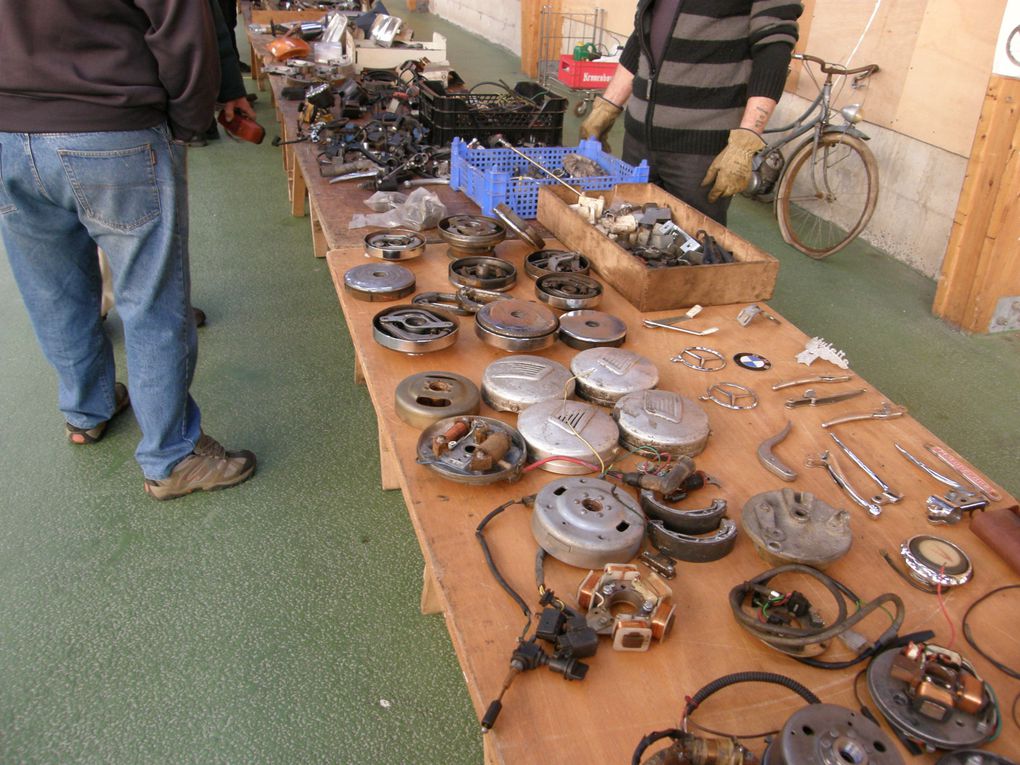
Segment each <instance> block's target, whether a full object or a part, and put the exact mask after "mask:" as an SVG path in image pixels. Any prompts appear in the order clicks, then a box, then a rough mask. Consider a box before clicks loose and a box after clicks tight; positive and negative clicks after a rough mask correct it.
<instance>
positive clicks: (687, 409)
mask: <svg viewBox="0 0 1020 765" xmlns="http://www.w3.org/2000/svg"><path fill="white" fill-rule="evenodd" d="M613 419H614V420H616V423H617V424H618V425H619V426H620V443H622V444H623V445H624V446H627V447H630V448H631V449H636V448H637V447H639V446H651V447H653V448H654V449H657V450H658V451H660V452H666V453H668V454H670V455H671V456H673V457H681V456H684V455H686V456H688V457H694V456H697V455H698V454H701V452H703V451H704V450H705V444H707V443H708V434H709V432H710V431H711V428H710V427H709V424H708V415H707V414H705V411H704V410H703V409H702V408H701V406H699V405H698V402H697V401H693V400H691V399H689V398H684V397H683V396H681V395H680V394H679V393H673V392H672V391H668V390H642V391H638V392H636V393H628V394H627V395H626V396H624V397H623V398H621V399H620V400H619V401H617V402H616V406H614V407H613Z"/></svg>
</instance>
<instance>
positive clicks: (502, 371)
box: [482, 356, 574, 412]
mask: <svg viewBox="0 0 1020 765" xmlns="http://www.w3.org/2000/svg"><path fill="white" fill-rule="evenodd" d="M573 395H574V380H573V378H572V376H571V374H570V370H569V369H567V368H566V367H565V366H563V365H562V364H560V363H559V362H558V361H553V360H552V359H546V358H543V357H542V356H511V357H508V358H502V359H497V360H496V361H493V362H492V363H491V364H489V366H487V367H486V368H485V371H484V372H483V373H482V399H483V400H484V401H485V403H486V404H488V405H489V406H491V407H492V408H493V409H495V410H496V411H498V412H519V411H521V410H522V409H527V408H528V407H529V406H531V405H532V404H537V403H539V402H541V401H549V400H550V399H563V398H570V397H572V396H573Z"/></svg>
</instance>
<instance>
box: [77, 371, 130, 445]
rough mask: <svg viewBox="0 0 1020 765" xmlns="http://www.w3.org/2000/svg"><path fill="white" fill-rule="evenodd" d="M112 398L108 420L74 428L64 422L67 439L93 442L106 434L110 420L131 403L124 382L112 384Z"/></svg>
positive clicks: (79, 443) (79, 442)
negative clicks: (111, 411)
mask: <svg viewBox="0 0 1020 765" xmlns="http://www.w3.org/2000/svg"><path fill="white" fill-rule="evenodd" d="M113 400H114V402H115V404H114V409H113V414H112V415H110V419H109V420H105V421H103V422H101V423H99V424H98V425H96V426H95V427H94V428H76V427H75V426H74V425H72V424H71V423H69V422H65V423H64V430H66V431H67V440H68V441H70V442H71V443H72V444H78V445H79V446H80V445H83V444H94V443H95V442H96V441H98V440H99V439H101V438H102V437H103V436H104V435H105V434H106V426H107V425H109V424H110V420H112V419H113V418H114V417H116V416H117V415H118V414H120V413H121V412H123V411H124V410H125V409H127V408H128V407H129V406H130V405H131V397H130V396H128V389H127V386H126V385H124V383H114V384H113Z"/></svg>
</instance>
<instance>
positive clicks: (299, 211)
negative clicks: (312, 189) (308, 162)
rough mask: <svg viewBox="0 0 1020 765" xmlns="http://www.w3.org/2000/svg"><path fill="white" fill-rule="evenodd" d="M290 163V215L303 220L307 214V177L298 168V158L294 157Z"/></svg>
mask: <svg viewBox="0 0 1020 765" xmlns="http://www.w3.org/2000/svg"><path fill="white" fill-rule="evenodd" d="M290 162H291V168H290V186H291V192H290V214H291V215H293V216H294V217H295V218H301V217H303V216H304V214H305V195H306V194H307V191H308V190H307V188H306V187H305V176H304V174H303V173H302V172H301V168H300V167H298V162H297V157H294V156H292V157H291V160H290Z"/></svg>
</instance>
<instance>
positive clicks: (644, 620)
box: [577, 563, 676, 651]
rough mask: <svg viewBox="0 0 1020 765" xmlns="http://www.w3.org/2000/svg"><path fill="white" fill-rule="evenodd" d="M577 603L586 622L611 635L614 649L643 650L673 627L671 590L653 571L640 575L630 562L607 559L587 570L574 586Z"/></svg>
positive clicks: (659, 639) (604, 633) (599, 631)
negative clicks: (584, 615) (603, 563)
mask: <svg viewBox="0 0 1020 765" xmlns="http://www.w3.org/2000/svg"><path fill="white" fill-rule="evenodd" d="M577 603H578V605H579V606H580V607H581V608H582V609H585V610H586V611H587V620H588V626H589V627H591V628H592V629H594V630H595V631H596V632H597V633H598V634H600V635H611V636H612V638H613V648H614V649H616V650H617V651H647V650H648V648H649V647H650V646H651V644H652V640H658V641H660V642H661V641H663V640H665V639H666V637H667V636H668V635H669V633H670V631H671V630H672V628H673V618H674V614H675V612H676V606H674V605H673V591H672V590H671V589H670V587H669V585H667V584H666V583H665V582H664V581H662V579H661V578H660V577H659V576H657V575H656V574H655V573H649V574H648V575H647V576H643V575H642V573H641V569H639V568H638V567H637V566H635V565H633V564H630V563H609V564H607V565H606V566H605V567H604V568H603V569H602V571H590V572H588V575H587V576H586V577H585V578H584V579H583V580H582V581H581V584H580V586H579V587H578V588H577Z"/></svg>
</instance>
